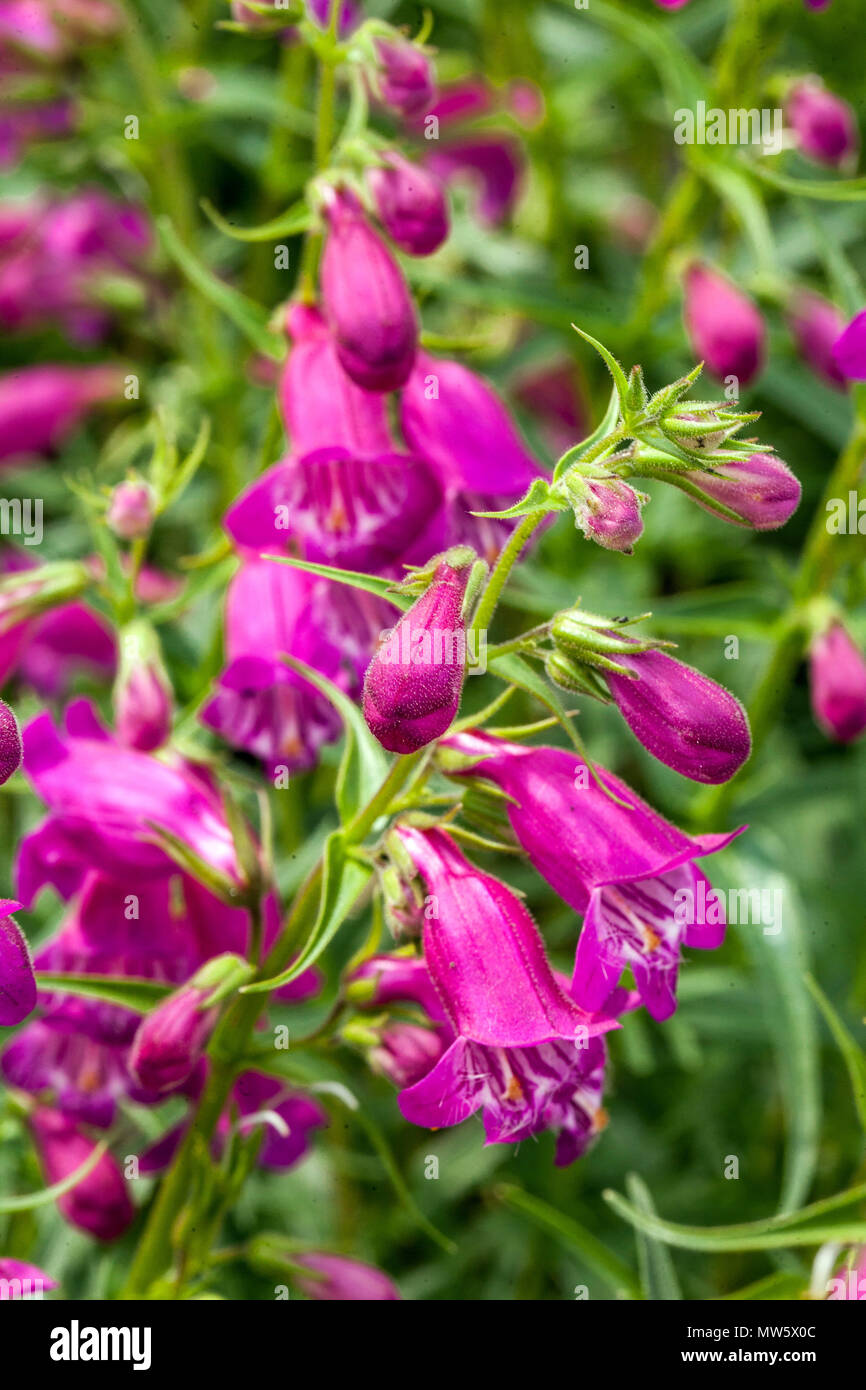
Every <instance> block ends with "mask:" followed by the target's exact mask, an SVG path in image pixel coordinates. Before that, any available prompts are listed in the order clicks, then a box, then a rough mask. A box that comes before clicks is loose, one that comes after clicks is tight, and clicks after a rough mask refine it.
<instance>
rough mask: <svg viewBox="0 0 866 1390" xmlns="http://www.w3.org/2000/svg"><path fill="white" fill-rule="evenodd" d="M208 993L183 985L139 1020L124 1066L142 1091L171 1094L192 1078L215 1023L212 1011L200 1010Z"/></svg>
mask: <svg viewBox="0 0 866 1390" xmlns="http://www.w3.org/2000/svg"><path fill="white" fill-rule="evenodd" d="M209 992H211V991H209V990H207V989H204V988H201V987H199V986H197V985H195V984H192V983H190V984H188V985H184V986H183V988H182V989H179V990H176V991H175V993H174V994H170V995H169V996H168V998H167V999H164V1000H163V1002H162V1003H161V1004H159V1005H158V1006H157V1008H155V1009H154V1010H153V1011H152V1012H151V1013H149V1014H148V1015H147V1016H146V1017H145V1019H144V1020H143V1021H142V1023H141V1025H140V1026H139V1029H138V1032H137V1033H136V1035H135V1037H134V1038H133V1040H132V1048H131V1050H130V1053H129V1059H128V1063H127V1065H128V1067H129V1070H130V1072H131V1073H132V1075H133V1076H134V1077H135V1080H136V1081H137V1082H138V1084H139V1085H140V1086H143V1087H144V1089H145V1090H146V1091H156V1092H160V1091H172V1090H174V1088H175V1087H176V1086H180V1085H182V1084H183V1082H184V1081H186V1080H187V1079H188V1077H189V1076H191V1075H192V1072H193V1069H194V1067H195V1065H196V1063H197V1061H198V1060H199V1058H200V1057H201V1055H202V1053H203V1052H204V1049H205V1045H206V1043H207V1040H208V1038H209V1037H210V1034H211V1031H212V1030H213V1026H214V1023H215V1022H216V1010H215V1009H202V1007H201V1005H202V1003H203V1002H204V1000H205V999H206V998H207V996H208V993H209Z"/></svg>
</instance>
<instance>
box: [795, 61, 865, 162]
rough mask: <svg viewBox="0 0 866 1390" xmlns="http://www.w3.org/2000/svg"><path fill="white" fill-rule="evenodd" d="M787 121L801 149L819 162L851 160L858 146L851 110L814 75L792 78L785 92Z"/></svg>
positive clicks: (855, 126) (858, 141)
mask: <svg viewBox="0 0 866 1390" xmlns="http://www.w3.org/2000/svg"><path fill="white" fill-rule="evenodd" d="M786 114H787V118H788V121H789V122H790V124H791V127H792V129H793V131H794V134H795V136H796V137H797V143H798V145H799V146H800V149H801V150H802V151H803V153H804V154H805V155H807V156H808V157H809V158H810V159H814V160H815V161H816V163H818V164H827V165H829V166H830V167H831V168H837V167H838V166H839V165H840V164H845V163H848V162H850V161H851V160H852V159H853V158H854V156H855V155H856V153H857V150H858V149H859V146H860V135H859V132H858V130H857V122H856V120H855V117H854V112H853V111H852V109H851V107H850V106H849V105H848V103H847V101H843V100H842V98H841V97H837V96H835V95H834V93H833V92H828V91H827V89H826V87H825V86H824V84H823V83H822V82H821V81H820V79H819V78H816V77H804V78H803V79H802V81H800V82H795V83H794V86H793V87H792V88H791V91H790V92H789V94H788V104H787V110H786Z"/></svg>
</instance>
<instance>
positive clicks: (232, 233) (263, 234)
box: [201, 198, 313, 241]
mask: <svg viewBox="0 0 866 1390" xmlns="http://www.w3.org/2000/svg"><path fill="white" fill-rule="evenodd" d="M201 209H202V212H203V213H204V214H205V216H206V217H208V218H209V219H210V221H211V222H212V223H213V224H214V226H215V227H218V228H219V230H220V231H221V232H222V233H223V235H224V236H229V237H232V238H233V239H234V240H235V241H273V239H274V237H278V236H297V235H298V234H299V233H300V232H305V231H307V229H308V228H309V226H310V225H311V223H312V220H313V219H312V213H311V212H310V209H309V208H308V207H307V204H306V203H305V202H304V201H303V199H302V200H301V201H300V202H297V203H293V204H292V206H291V207H290V208H287V209H286V211H285V212H282V213H280V215H279V217H275V218H273V219H272V221H270V222H261V223H260V224H259V225H258V226H257V227H238V226H237V225H236V224H235V223H234V222H229V221H228V219H227V218H225V217H223V215H222V213H220V212H217V210H216V208H215V207H214V205H213V203H212V202H211V201H210V199H209V198H202V199H201Z"/></svg>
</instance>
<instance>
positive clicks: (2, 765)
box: [0, 700, 24, 786]
mask: <svg viewBox="0 0 866 1390" xmlns="http://www.w3.org/2000/svg"><path fill="white" fill-rule="evenodd" d="M23 751H24V750H23V747H22V744H21V730H20V729H19V728H18V720H17V719H16V718H15V715H14V714H13V713H12V711H11V709H10V708H9V706H8V705H7V704H6V703H5V702H4V701H3V700H0V786H2V785H3V783H4V782H8V781H9V778H10V777H11V776H12V774H13V772H17V771H18V769H19V767H20V766H21V758H22V756H23Z"/></svg>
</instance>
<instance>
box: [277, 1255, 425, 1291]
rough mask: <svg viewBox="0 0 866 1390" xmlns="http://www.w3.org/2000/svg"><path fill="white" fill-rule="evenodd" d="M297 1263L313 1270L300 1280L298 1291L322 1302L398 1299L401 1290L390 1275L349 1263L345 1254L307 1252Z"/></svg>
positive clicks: (367, 1266) (296, 1257)
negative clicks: (393, 1282)
mask: <svg viewBox="0 0 866 1390" xmlns="http://www.w3.org/2000/svg"><path fill="white" fill-rule="evenodd" d="M293 1258H294V1263H296V1264H298V1265H300V1266H302V1268H304V1269H307V1270H309V1275H308V1276H307V1277H300V1276H298V1277H296V1280H295V1282H296V1283H297V1285H298V1288H299V1289H300V1290H301V1291H302V1293H305V1294H306V1295H307V1297H308V1298H313V1299H316V1300H318V1301H319V1302H323V1303H324V1302H327V1303H347V1302H358V1301H361V1302H365V1303H373V1302H379V1301H383V1300H384V1301H388V1300H391V1301H393V1300H396V1299H399V1298H400V1293H399V1290H398V1289H397V1288H396V1286H395V1285H394V1284H392V1283H391V1280H390V1279H389V1278H388V1276H387V1275H386V1274H383V1273H382V1271H381V1270H380V1269H374V1268H373V1266H372V1265H363V1264H361V1263H360V1262H359V1261H358V1260H347V1259H346V1257H345V1256H344V1255H327V1254H319V1253H318V1252H317V1251H305V1252H304V1254H302V1255H295V1256H294V1257H293Z"/></svg>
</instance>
